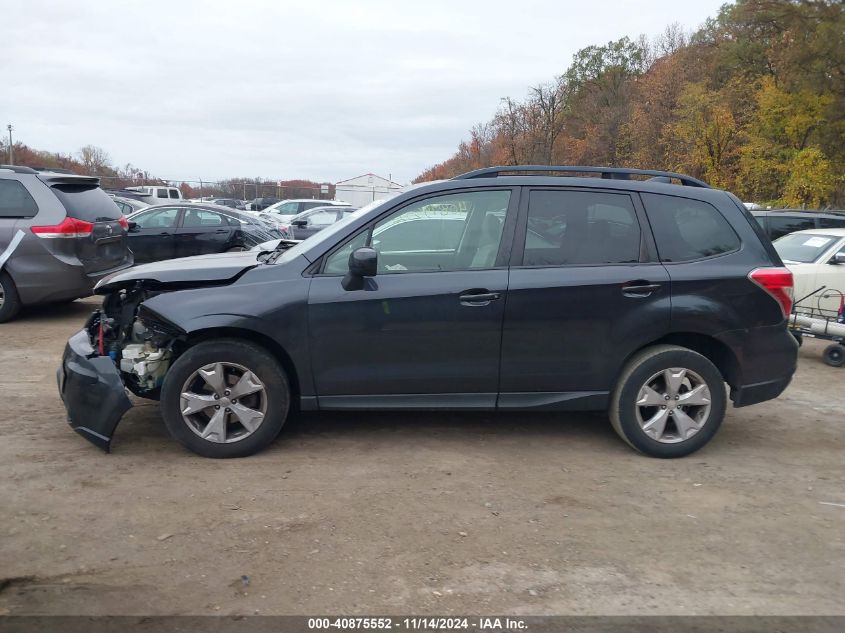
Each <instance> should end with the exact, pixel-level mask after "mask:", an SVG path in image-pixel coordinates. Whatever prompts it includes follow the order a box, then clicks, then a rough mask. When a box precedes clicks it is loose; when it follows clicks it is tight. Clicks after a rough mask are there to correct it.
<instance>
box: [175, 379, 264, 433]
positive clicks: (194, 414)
mask: <svg viewBox="0 0 845 633" xmlns="http://www.w3.org/2000/svg"><path fill="white" fill-rule="evenodd" d="M179 406H180V411H181V413H182V419H183V420H184V421H185V424H187V425H188V428H189V429H191V430H192V431H193V432H194V433H196V434H197V435H199V436H200V437H201V438H203V439H204V440H208V441H209V442H214V443H217V444H229V443H232V442H238V441H240V440H243V439H244V438H247V437H249V436H250V435H252V434H253V433H255V431H257V430H258V427H260V426H261V423H262V422H263V421H264V416H265V414H266V413H267V391H266V388H265V386H264V383H263V382H261V380H259V378H258V376H256V375H255V374H254V373H253V372H252V371H250V370H249V369H248V368H246V367H244V366H243V365H238V364H237V363H224V362H219V363H210V364H208V365H204V366H203V367H200V368H199V369H198V370H197V371H195V372H194V373H192V374H191V375H190V376H189V377H188V379H187V380H186V381H185V383H184V384H183V385H182V390H181V396H180V399H179Z"/></svg>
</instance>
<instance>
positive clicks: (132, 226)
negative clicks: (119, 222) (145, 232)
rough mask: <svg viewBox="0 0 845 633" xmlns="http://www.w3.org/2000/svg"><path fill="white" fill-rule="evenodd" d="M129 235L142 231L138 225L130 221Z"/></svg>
mask: <svg viewBox="0 0 845 633" xmlns="http://www.w3.org/2000/svg"><path fill="white" fill-rule="evenodd" d="M126 230H127V231H128V232H129V233H137V232H138V231H139V230H140V229H139V228H138V223H137V222H133V221H132V220H129V226H128V228H127V229H126Z"/></svg>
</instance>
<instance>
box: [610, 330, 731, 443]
mask: <svg viewBox="0 0 845 633" xmlns="http://www.w3.org/2000/svg"><path fill="white" fill-rule="evenodd" d="M676 367H678V368H684V369H688V370H692V371H694V372H695V373H696V374H698V375H699V376H700V377H701V378H702V379H703V381H704V382H705V383H706V385H707V388H708V389H709V391H710V412H709V414H708V415H707V418H706V420H705V421H704V423H703V426H702V427H701V429H700V430H699V431H698V432H697V433H695V434H694V435H692V436H691V437H689V438H688V439H686V440H681V441H678V442H677V443H664V442H659V441H657V440H656V439H653V438H651V437H649V436H648V435H647V434H646V432H645V431H644V430H643V429H642V427H641V426H640V423H639V421H638V419H637V406H636V402H637V399H638V397H639V394H640V390H641V389H642V388H643V386H644V385H645V384H646V381H648V380H649V378H650V377H651V376H653V375H655V374H657V373H658V372H661V371H663V370H664V369H669V368H676ZM726 407H727V395H726V393H725V383H724V379H723V377H722V374H721V373H720V372H719V370H718V369H717V368H716V366H715V365H713V363H711V362H710V361H709V360H708V359H707V358H705V357H704V356H702V355H701V354H699V353H697V352H694V351H692V350H690V349H687V348H685V347H680V346H677V345H655V346H653V347H648V348H646V349H644V350H642V351H640V352H638V353H637V354H635V355H634V357H633V358H631V360H630V361H628V364H627V365H626V366H625V368H624V369H623V370H622V373H621V375H620V377H619V381H618V382H617V384H616V388H615V389H614V391H613V394H612V396H611V402H610V410H609V414H610V421H611V423H612V425H613V429H614V430H615V431H616V433H617V434H618V435H619V437H621V438H622V439H623V440H625V441H626V442H627V443H628V444H629V445H630V446H631V447H632V448H635V449H636V450H638V451H640V452H642V453H645V454H646V455H649V456H651V457H661V458H673V457H683V456H685V455H689V454H690V453H694V452H695V451H697V450H698V449H700V448H701V447H702V446H704V445H705V444H707V442H709V441H710V439H711V438H712V437H713V436H714V435H715V434H716V431H718V430H719V427H720V426H721V424H722V420H723V419H724V417H725V409H726Z"/></svg>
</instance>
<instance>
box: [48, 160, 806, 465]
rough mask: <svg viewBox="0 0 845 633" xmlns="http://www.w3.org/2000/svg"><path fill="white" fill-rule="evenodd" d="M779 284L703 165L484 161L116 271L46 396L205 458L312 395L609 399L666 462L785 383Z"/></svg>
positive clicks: (243, 442) (766, 248)
mask: <svg viewBox="0 0 845 633" xmlns="http://www.w3.org/2000/svg"><path fill="white" fill-rule="evenodd" d="M572 174H579V176H572ZM590 174H593V175H595V174H598V175H600V176H601V178H595V177H585V176H589V175H590ZM646 176H653V177H652V178H650V179H649V180H645V181H643V180H640V179H642V178H644V177H646ZM791 291H792V275H791V274H790V273H789V271H788V270H786V269H785V268H784V267H783V265H782V263H781V261H780V259H779V258H778V255H777V253H776V252H775V251H774V249H773V248H772V245H771V243H770V242H769V240H768V239H766V237H765V235H764V234H763V233H762V230H761V228H760V226H759V225H758V224H757V223H756V222H755V221H754V219H753V218H752V217H751V215H750V214H749V213H748V212H747V211H746V209H745V208H744V207H743V206H742V204H741V203H740V201H739V200H738V199H737V198H736V197H735V196H733V195H731V194H729V193H726V192H724V191H719V190H716V189H711V188H709V187H708V186H707V185H706V184H705V183H703V182H701V181H699V180H696V179H694V178H690V177H689V176H683V175H678V174H669V173H666V172H653V171H644V170H624V169H611V168H597V167H594V168H590V167H536V166H519V167H497V168H489V169H483V170H479V171H475V172H470V173H468V174H465V175H463V176H459V177H457V178H455V179H453V180H450V181H446V182H439V183H434V184H429V185H424V186H420V187H417V188H415V189H412V190H410V191H406V192H405V193H403V194H401V195H399V196H397V197H395V198H392V199H390V200H387V201H383V202H381V203H377V204H375V205H371V206H370V207H369V208H367V209H363V210H362V211H361V212H359V213H356V214H351V215H349V216H347V217H346V218H344V219H343V220H341V221H339V222H337V223H335V224H333V225H332V226H330V227H329V228H327V229H325V230H324V231H322V232H320V233H318V234H317V235H315V236H313V237H311V238H309V239H308V240H305V241H303V242H301V243H298V244H296V243H293V242H289V241H288V242H285V241H283V242H281V243H280V245H279V247H278V248H277V249H276V250H273V251H262V252H255V251H253V252H247V253H233V254H222V255H213V256H204V257H193V258H187V259H182V260H176V261H170V262H162V263H159V264H150V265H146V266H140V267H136V268H133V269H131V270H129V271H127V272H123V273H118V274H116V275H113V276H111V277H110V278H108V279H106V280H104V281H103V282H101V283H100V284H99V286H98V287H97V292H98V293H100V294H102V295H105V299H104V302H103V307H102V309H101V310H98V311H97V312H95V313H94V314H93V315H92V316H91V318H90V319H89V320H88V322H87V323H86V325H85V327H84V329H83V330H81V331H80V332H78V333H77V334H76V335H75V336H73V337H72V338H71V339H70V340H69V342H68V345H67V347H66V349H65V353H64V360H63V362H62V365H61V367H60V368H59V370H58V381H59V389H60V392H61V394H62V398H63V399H64V403H65V406H66V408H67V410H68V414H69V420H70V424H71V426H72V427H73V428H74V429H75V430H76V431H78V432H79V433H80V434H82V435H83V436H84V437H86V438H87V439H89V440H90V441H92V442H93V443H95V444H97V445H98V446H100V447H102V448H104V449H106V450H108V449H109V447H110V442H111V438H112V434H113V433H114V430H115V427H116V426H117V423H118V421H119V419H120V417H121V416H122V415H123V413H124V412H125V411H126V410H127V409H128V408H129V407H130V406H132V405H131V402H130V400H129V398H127V396H126V393H125V390H124V386H125V387H126V388H128V389H129V390H130V391H132V392H133V393H135V394H136V395H139V396H142V397H146V398H153V399H159V398H160V400H161V412H162V415H163V417H164V420H165V423H166V425H167V428H168V429H169V431H170V433H171V434H172V435H173V437H174V438H175V439H176V440H178V441H179V442H181V443H182V444H183V445H185V446H187V447H188V448H189V449H191V450H193V451H195V452H197V453H199V454H201V455H205V456H209V457H238V456H244V455H248V454H251V453H254V452H256V451H258V450H260V449H261V448H263V447H265V446H267V445H268V444H269V443H270V442H272V441H273V439H274V438H275V437H276V435H277V434H278V433H279V431H280V430H281V428H282V425H283V424H284V422H285V419H286V418H287V417H288V414H289V412H291V411H296V410H317V409H319V410H334V409H346V410H350V409H351V410H361V409H367V410H372V409H393V410H397V409H403V410H406V409H423V410H442V409H462V410H492V409H503V410H530V409H542V410H554V411H578V410H596V409H598V410H607V411H608V412H609V417H610V419H611V421H612V423H613V426H614V428H615V429H616V432H617V433H619V435H620V436H621V437H622V438H623V439H624V440H625V441H626V442H628V443H629V444H630V445H631V446H633V447H634V448H636V449H638V450H640V451H642V452H644V453H646V454H648V455H653V456H657V457H678V456H682V455H686V454H689V453H691V452H693V451H695V450H696V449H698V448H700V447H701V446H703V445H704V444H706V443H707V441H708V440H709V439H710V438H711V437H713V435H714V434H715V433H716V431H717V429H718V428H719V425H720V424H721V422H722V418H723V417H724V415H725V409H726V405H727V394H726V389H725V383H727V384H728V385H729V386H730V397H731V399H732V400H733V403H734V406H738V407H739V406H745V405H750V404H755V403H757V402H761V401H763V400H768V399H771V398H775V397H777V396H778V395H779V394H780V393H781V392H782V391H783V390H784V389H785V388H786V386H787V385H788V384H789V381H790V379H791V377H792V374H793V372H794V370H795V365H796V358H797V343H796V342H795V339H794V338H793V337H792V336H790V335H789V333H788V332H787V329H786V316H787V315H788V314H789V311H790V307H791Z"/></svg>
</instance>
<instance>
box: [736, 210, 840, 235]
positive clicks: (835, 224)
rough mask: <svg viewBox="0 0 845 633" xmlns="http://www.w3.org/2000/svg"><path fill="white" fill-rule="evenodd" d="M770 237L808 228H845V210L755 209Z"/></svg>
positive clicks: (756, 216)
mask: <svg viewBox="0 0 845 633" xmlns="http://www.w3.org/2000/svg"><path fill="white" fill-rule="evenodd" d="M751 215H753V216H754V219H756V220H757V222H759V223H760V226H762V227H763V230H764V231H765V232H766V235H768V236H769V239H770V240H772V241H775V240H776V239H778V238H779V237H783V236H784V235H789V234H790V233H795V231H804V230H806V229H842V228H845V211H807V210H804V209H775V210H769V209H765V210H763V209H755V210H753V211H752V212H751Z"/></svg>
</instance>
